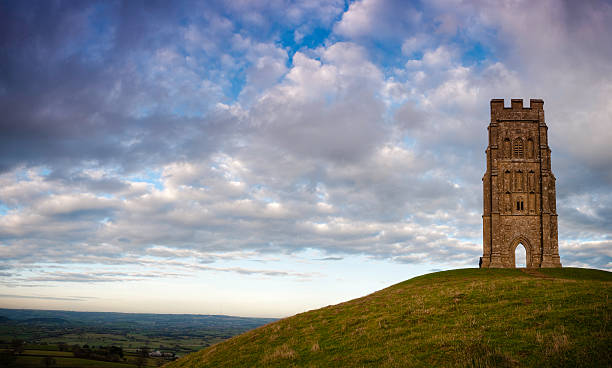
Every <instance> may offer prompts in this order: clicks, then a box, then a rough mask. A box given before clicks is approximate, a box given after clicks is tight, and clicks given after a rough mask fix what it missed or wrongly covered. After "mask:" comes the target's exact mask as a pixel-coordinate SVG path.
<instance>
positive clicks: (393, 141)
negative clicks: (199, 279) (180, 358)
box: [0, 0, 612, 283]
mask: <svg viewBox="0 0 612 368" xmlns="http://www.w3.org/2000/svg"><path fill="white" fill-rule="evenodd" d="M275 4H276V5H275ZM94 5H95V6H94ZM200 6H202V7H203V8H200ZM344 7H345V5H344V2H324V3H311V2H309V3H299V4H285V5H283V6H278V4H277V3H271V4H268V3H265V2H238V3H235V2H232V3H223V2H219V3H217V2H211V3H207V4H205V5H198V6H197V7H196V6H195V5H194V8H193V9H196V10H193V11H185V9H191V7H189V6H186V7H184V9H182V10H181V7H177V8H175V7H165V6H161V5H160V6H152V7H150V8H148V9H147V10H146V11H145V10H143V9H139V8H135V7H133V6H132V5H129V4H123V5H121V4H119V5H117V4H106V3H100V4H72V5H70V4H59V5H57V4H53V3H49V4H47V3H44V4H37V5H27V4H21V5H20V4H13V5H11V6H7V8H6V10H7V11H6V12H3V13H2V14H3V15H2V16H0V17H2V19H0V20H2V22H0V23H1V24H2V25H1V26H0V27H1V29H0V30H1V31H2V32H0V33H1V34H2V36H0V42H1V45H2V47H3V50H6V52H4V53H3V54H2V55H0V63H1V65H2V66H3V68H2V72H0V107H1V108H2V111H5V115H4V116H3V119H2V120H1V121H0V131H2V133H3V134H2V135H0V254H1V255H2V258H3V260H5V262H6V263H5V265H4V266H3V267H5V268H3V270H5V271H6V274H7V276H6V277H7V278H10V279H11V280H13V281H14V280H17V279H19V280H24V281H27V282H57V283H61V282H94V283H96V282H120V281H121V280H122V279H123V278H126V279H129V280H146V279H148V278H150V277H154V276H151V275H150V274H149V273H146V272H133V273H129V272H119V273H117V274H113V273H104V272H102V273H95V272H93V273H92V272H89V269H88V270H83V272H81V271H78V272H76V271H75V272H65V270H62V271H61V272H49V273H46V271H44V270H40V269H38V271H35V275H30V274H28V273H27V272H26V271H27V270H28V269H30V268H31V269H36V266H41V264H43V263H44V265H45V266H50V265H68V264H70V265H75V264H84V265H89V266H92V268H93V269H96V268H97V267H102V266H101V265H104V266H108V265H113V264H115V265H118V266H129V265H133V266H135V267H142V268H143V269H146V267H155V269H157V267H160V268H164V267H165V266H164V264H165V265H167V266H172V267H176V268H177V269H178V270H180V272H181V273H177V274H176V275H175V274H173V273H172V272H170V270H164V271H163V272H165V273H162V275H166V276H168V277H169V278H173V277H179V276H181V275H184V274H185V273H188V272H193V271H194V270H197V271H213V272H225V273H233V274H240V275H253V276H266V277H293V278H297V279H300V278H304V279H314V278H316V277H318V276H317V274H316V273H315V272H314V271H313V272H312V273H309V272H293V271H291V270H287V269H284V268H282V267H278V268H277V267H271V268H270V269H251V268H250V267H247V266H245V265H244V264H242V263H240V262H248V261H250V260H261V259H263V260H265V261H266V262H268V261H269V262H272V261H271V259H274V257H275V255H279V254H280V255H291V254H295V253H299V252H302V251H307V250H309V249H315V250H317V251H321V252H322V253H324V254H325V255H324V256H322V257H319V258H317V260H326V261H327V260H341V259H343V258H346V257H348V256H350V255H365V256H366V258H373V259H382V260H385V261H388V262H397V263H402V264H421V263H428V264H437V265H440V267H446V266H447V265H449V264H451V265H453V266H468V265H470V266H473V265H475V264H476V260H477V257H478V256H479V255H480V253H481V246H480V245H479V244H480V241H481V240H480V238H481V226H482V225H481V218H480V216H481V197H480V196H481V182H480V178H481V176H482V173H483V172H484V166H483V165H484V162H485V156H484V152H483V151H484V149H485V148H486V126H487V125H488V118H489V112H488V101H489V100H490V99H491V98H502V97H505V98H510V97H523V98H525V99H527V98H530V97H533V98H543V99H544V100H545V102H546V105H545V109H546V113H547V123H548V126H549V128H550V130H549V133H550V142H551V147H552V149H553V156H552V162H553V172H554V173H555V175H556V177H557V184H558V201H557V203H558V209H559V214H560V227H559V231H560V238H561V252H562V257H567V260H568V262H567V263H568V264H577V265H587V266H590V267H599V268H610V255H609V254H608V252H607V251H606V249H607V248H609V244H608V240H609V238H610V231H609V229H610V226H611V224H610V220H609V219H610V218H612V216H611V213H610V212H611V211H610V208H612V197H610V195H609V193H608V192H609V187H610V185H611V184H612V174H610V173H612V151H611V148H610V147H611V146H610V145H609V141H610V139H612V137H611V136H610V134H611V133H610V129H608V125H609V121H610V119H611V116H612V115H611V114H612V110H610V109H611V107H610V104H609V103H608V101H609V100H610V99H611V98H612V88H611V87H610V86H611V85H612V83H611V82H612V81H611V80H610V76H611V75H612V70H610V68H611V66H610V65H612V64H611V63H610V60H611V59H612V47H610V46H608V45H609V42H606V41H607V39H606V36H607V35H608V34H610V33H611V32H612V29H610V27H611V26H610V24H612V21H610V20H611V19H612V10H611V7H610V6H609V4H607V3H605V2H596V1H593V2H588V3H586V4H585V5H584V6H580V7H575V6H574V5H573V4H572V3H570V2H538V3H530V2H503V3H499V2H489V1H474V2H459V3H456V2H448V1H434V2H428V3H427V4H416V3H415V4H412V3H410V4H407V3H406V2H397V1H382V0H363V1H356V2H352V3H350V5H348V8H347V9H344ZM94 20H97V21H95V22H94ZM270 20H273V21H270ZM75 30H78V32H77V31H75ZM26 31H27V32H26ZM23 34H28V35H30V36H28V37H27V38H25V39H23V38H22V37H21V36H20V35H23ZM564 249H565V250H564ZM581 249H583V250H584V251H582V250H581ZM586 250H588V251H586ZM327 255H329V256H327ZM173 262H176V263H173ZM139 269H140V268H139Z"/></svg>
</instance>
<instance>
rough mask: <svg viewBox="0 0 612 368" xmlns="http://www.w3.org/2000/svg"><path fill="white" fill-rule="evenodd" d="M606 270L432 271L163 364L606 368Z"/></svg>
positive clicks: (610, 278) (610, 340) (610, 334)
mask: <svg viewBox="0 0 612 368" xmlns="http://www.w3.org/2000/svg"><path fill="white" fill-rule="evenodd" d="M611 296H612V273H610V272H605V271H598V270H588V269H577V268H563V269H542V270H538V271H525V270H514V269H506V270H503V269H463V270H453V271H445V272H438V273H432V274H428V275H424V276H420V277H416V278H413V279H411V280H408V281H404V282H401V283H399V284H396V285H393V286H391V287H388V288H386V289H383V290H381V291H378V292H376V293H373V294H371V295H368V296H365V297H363V298H359V299H355V300H351V301H348V302H345V303H341V304H338V305H333V306H328V307H325V308H321V309H318V310H313V311H309V312H305V313H301V314H298V315H295V316H293V317H289V318H286V319H283V320H280V321H278V322H274V323H270V324H268V325H265V326H263V327H260V328H257V329H255V330H252V331H249V332H246V333H244V334H242V335H239V336H236V337H233V338H231V339H229V340H227V341H225V342H222V343H219V344H216V345H214V346H211V347H209V348H207V349H204V350H202V351H199V352H197V353H193V354H189V355H187V356H185V357H183V358H182V359H179V360H177V361H175V362H173V363H171V364H169V365H168V366H167V367H169V368H178V367H256V366H257V367H291V366H297V367H363V366H374V367H413V366H414V367H431V366H436V367H452V366H457V367H465V366H473V367H518V366H520V367H547V366H548V367H563V366H571V367H575V366H579V367H580V366H586V367H610V366H612V350H611V347H612V326H611V325H610V317H611V304H612V303H611V302H612V301H611V300H610V297H611Z"/></svg>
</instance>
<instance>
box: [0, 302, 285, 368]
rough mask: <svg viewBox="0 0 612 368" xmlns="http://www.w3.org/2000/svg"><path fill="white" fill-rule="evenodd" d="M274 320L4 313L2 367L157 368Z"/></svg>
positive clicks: (0, 336) (0, 342)
mask: <svg viewBox="0 0 612 368" xmlns="http://www.w3.org/2000/svg"><path fill="white" fill-rule="evenodd" d="M273 321H275V319H271V318H248V317H231V316H222V315H196V314H140V313H109V312H70V311H52V310H28V309H0V355H1V358H0V359H1V360H0V366H15V367H45V366H47V365H46V364H49V365H48V366H54V367H81V366H87V367H125V368H128V367H155V366H160V365H163V364H164V363H166V362H167V361H168V360H173V359H175V358H176V357H180V356H182V355H185V354H187V353H190V352H194V351H197V350H200V349H202V348H204V347H207V346H210V345H212V344H215V343H217V342H220V341H223V340H226V339H228V338H230V337H232V336H234V335H237V334H240V333H243V332H245V331H247V330H250V329H253V328H255V327H259V326H261V325H264V324H266V323H269V322H273ZM48 357H51V359H53V361H54V363H51V361H49V360H48ZM45 359H47V361H46V363H45Z"/></svg>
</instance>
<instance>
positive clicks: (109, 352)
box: [60, 344, 123, 362]
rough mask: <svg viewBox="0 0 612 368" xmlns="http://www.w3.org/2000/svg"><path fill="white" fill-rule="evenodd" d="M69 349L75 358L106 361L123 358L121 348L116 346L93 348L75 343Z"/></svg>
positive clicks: (116, 360) (115, 360)
mask: <svg viewBox="0 0 612 368" xmlns="http://www.w3.org/2000/svg"><path fill="white" fill-rule="evenodd" d="M60 350H61V348H60ZM70 351H72V353H73V354H74V357H75V358H83V359H93V360H104V361H107V362H120V361H122V360H123V348H121V347H118V346H98V347H97V348H95V347H93V346H92V347H90V346H89V345H87V344H85V345H83V346H79V345H78V344H75V345H72V346H71V349H70Z"/></svg>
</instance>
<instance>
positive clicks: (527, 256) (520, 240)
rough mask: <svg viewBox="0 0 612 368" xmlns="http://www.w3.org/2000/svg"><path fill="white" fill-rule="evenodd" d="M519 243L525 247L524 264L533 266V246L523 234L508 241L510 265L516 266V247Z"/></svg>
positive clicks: (528, 266)
mask: <svg viewBox="0 0 612 368" xmlns="http://www.w3.org/2000/svg"><path fill="white" fill-rule="evenodd" d="M519 244H521V245H522V246H523V247H524V248H525V266H526V267H527V268H533V267H534V266H533V262H532V258H533V257H532V254H533V253H532V251H533V247H532V246H531V242H530V241H529V240H528V239H527V238H526V237H525V236H522V235H521V236H518V237H516V238H515V239H514V240H512V242H511V243H510V249H509V250H510V255H511V257H512V267H513V268H516V247H518V245H519Z"/></svg>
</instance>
